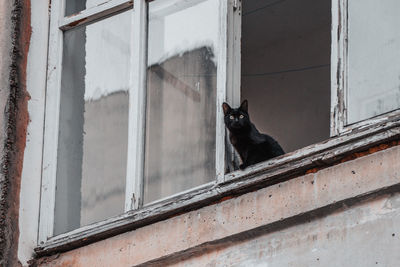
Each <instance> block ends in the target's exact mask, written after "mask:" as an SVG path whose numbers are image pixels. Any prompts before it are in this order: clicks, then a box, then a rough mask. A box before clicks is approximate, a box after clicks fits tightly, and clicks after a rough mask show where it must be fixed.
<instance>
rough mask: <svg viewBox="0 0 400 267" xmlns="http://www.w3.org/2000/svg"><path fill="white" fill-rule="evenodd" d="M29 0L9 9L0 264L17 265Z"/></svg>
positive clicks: (26, 113) (29, 12) (26, 101)
mask: <svg viewBox="0 0 400 267" xmlns="http://www.w3.org/2000/svg"><path fill="white" fill-rule="evenodd" d="M30 14H31V2H30V0H15V2H14V6H13V11H12V25H13V26H12V27H13V29H12V36H11V40H12V50H11V58H12V63H11V66H10V77H9V84H10V87H9V90H10V92H9V96H8V100H7V109H6V110H5V117H6V118H7V122H6V133H5V134H6V141H5V144H4V147H5V149H4V151H5V154H4V155H5V156H4V159H2V168H1V172H2V174H3V175H4V180H5V181H4V183H3V184H2V188H1V197H2V199H1V203H0V210H1V218H0V240H1V241H0V259H1V260H0V264H4V266H21V263H20V262H19V261H18V257H17V253H18V237H19V229H18V213H19V194H20V186H21V173H22V164H23V158H24V150H25V145H26V132H27V127H28V123H29V114H28V100H29V99H30V96H29V94H28V93H27V91H26V68H27V59H28V51H29V44H30V39H31V32H32V29H31V24H30V22H31V16H30Z"/></svg>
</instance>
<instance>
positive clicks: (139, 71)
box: [35, 0, 400, 256]
mask: <svg viewBox="0 0 400 267" xmlns="http://www.w3.org/2000/svg"><path fill="white" fill-rule="evenodd" d="M347 1H348V0H332V1H331V4H332V6H331V11H332V33H331V36H332V39H331V45H332V48H331V138H330V139H328V140H325V141H323V142H320V143H317V144H313V145H310V146H307V147H305V148H302V149H299V150H296V151H294V152H291V153H288V154H285V155H283V156H280V157H277V158H274V159H271V160H269V161H267V162H262V163H259V164H257V165H254V166H250V167H248V168H247V169H246V170H244V171H241V170H238V171H234V172H231V173H228V174H224V170H225V167H226V164H227V165H229V164H228V163H227V161H228V160H229V158H231V157H233V154H234V152H233V149H232V146H230V145H228V143H227V140H226V130H225V127H224V124H223V114H222V109H221V108H220V107H221V104H222V102H223V101H229V102H230V103H232V104H233V105H239V103H240V35H241V29H240V28H241V27H240V25H241V6H240V5H241V2H240V1H237V0H228V1H221V2H220V3H225V4H222V5H221V7H220V9H221V10H226V12H227V20H226V21H225V23H222V25H220V27H221V29H222V30H223V31H224V32H225V33H226V36H225V37H223V36H222V37H221V38H227V39H226V40H225V43H226V44H227V45H226V46H225V47H222V50H223V51H225V53H220V58H219V60H221V61H219V64H220V65H223V66H224V67H223V68H220V67H218V74H217V75H221V74H220V72H221V73H222V75H225V76H224V77H225V79H224V80H221V79H218V81H217V101H216V102H217V103H216V105H217V114H216V120H217V121H216V122H217V126H216V138H217V140H216V143H217V145H216V146H217V147H216V150H217V151H216V161H217V162H216V169H217V175H216V177H217V179H216V180H215V181H214V182H210V183H207V184H204V185H201V186H199V187H196V188H192V189H189V190H187V191H185V192H180V193H178V194H175V195H173V196H169V197H166V198H163V199H160V200H157V201H154V202H152V203H149V204H146V205H145V206H143V205H142V194H143V163H144V162H143V160H144V155H143V151H144V134H145V133H144V126H145V116H144V115H143V114H145V113H144V112H145V97H146V46H147V43H146V42H147V29H146V27H147V20H146V16H147V2H148V1H146V0H135V1H134V2H135V7H133V1H126V0H110V1H108V2H107V4H110V6H108V7H109V8H110V7H111V8H113V11H112V12H111V13H114V12H119V11H121V10H123V9H127V8H135V9H134V10H133V19H132V22H133V23H134V25H133V27H134V29H133V31H134V34H133V36H134V37H133V38H134V40H133V41H134V52H133V53H132V54H133V55H135V57H136V58H135V57H134V56H133V55H132V61H131V63H132V64H133V65H132V66H133V67H132V68H133V70H132V73H133V74H132V79H131V81H132V92H133V93H131V92H130V96H129V97H130V99H129V101H131V102H130V106H134V108H130V110H129V115H130V119H129V136H133V138H129V141H128V151H129V153H131V154H133V153H134V154H135V155H136V156H133V155H128V159H130V157H131V158H132V157H133V159H134V161H133V164H132V165H131V164H128V166H127V168H129V170H128V173H130V174H131V175H132V177H134V179H132V180H130V182H131V184H128V180H127V184H126V188H127V190H126V201H125V203H130V204H126V205H125V213H124V214H122V215H119V216H116V217H113V218H109V219H106V220H104V221H100V222H98V223H94V224H90V225H87V226H84V227H81V228H78V229H75V230H72V231H70V232H67V233H64V234H61V235H57V236H51V235H49V234H48V233H49V228H51V227H50V226H51V225H49V223H52V222H53V221H52V220H51V218H48V217H49V213H51V212H49V211H52V210H54V195H53V197H51V194H50V197H49V194H48V191H49V190H50V191H51V190H53V189H52V188H54V190H55V167H54V165H53V166H52V165H51V164H50V163H51V162H52V161H51V160H52V159H54V157H55V156H56V155H54V151H53V154H51V156H52V157H53V158H49V153H48V151H46V147H49V146H50V145H55V144H57V143H56V142H55V140H54V139H55V137H54V136H55V135H56V134H54V129H58V125H57V127H56V128H53V129H49V125H48V124H47V123H46V124H45V145H44V152H43V153H44V159H43V174H42V179H43V180H42V199H41V207H40V229H39V242H38V247H37V248H36V249H35V252H36V253H37V254H38V256H41V255H48V254H51V253H55V252H60V251H65V250H69V249H71V248H74V247H79V246H83V245H85V244H88V243H91V242H94V241H97V240H100V239H105V238H107V237H110V236H113V235H116V234H119V233H123V232H126V231H130V230H134V229H136V228H138V227H141V226H144V225H147V224H151V223H154V222H156V221H160V220H164V219H166V218H169V217H171V216H174V215H176V214H178V213H182V212H185V211H189V210H193V209H198V208H200V207H203V206H207V205H210V204H212V203H215V201H219V200H223V199H224V198H226V197H231V196H235V195H240V194H243V193H246V192H251V191H253V190H256V189H257V188H261V187H265V186H268V185H271V184H275V183H279V182H282V181H285V180H288V179H290V178H291V177H293V176H295V175H303V174H305V173H306V172H307V170H310V169H312V168H323V167H329V166H332V165H334V164H336V163H339V162H341V160H342V159H344V158H345V157H346V156H348V155H349V154H351V153H354V152H358V151H364V150H367V149H368V148H369V147H371V146H374V145H378V144H382V143H386V142H389V141H391V140H399V139H400V121H399V116H400V110H396V111H392V112H389V113H386V114H382V115H380V116H377V117H374V118H370V119H367V120H364V121H361V122H359V123H355V124H352V125H346V124H345V121H346V119H347V118H346V112H345V111H346V109H345V107H346V102H345V92H346V90H347V88H346V78H347V77H346V73H347V72H346V67H347V64H346V60H347ZM63 2H64V0H63V1H53V2H52V12H51V22H50V36H49V42H50V44H49V59H48V85H47V88H54V86H59V83H60V73H61V72H60V67H61V57H60V55H62V54H60V49H61V51H62V47H60V38H61V43H62V30H66V29H70V27H75V26H76V25H81V24H86V23H89V22H91V21H94V20H96V19H98V18H99V14H106V13H107V12H108V11H111V9H103V8H104V6H103V5H101V6H98V7H96V8H99V9H98V10H97V11H96V12H94V11H93V10H92V9H88V10H84V11H82V12H80V13H79V14H78V15H73V16H70V17H67V18H64V19H62V20H60V22H59V20H58V17H57V15H55V14H54V13H55V12H54V11H53V10H58V12H61V11H63V10H64V6H63V5H64V4H63ZM117 3H118V4H117ZM113 4H115V5H113ZM104 5H105V4H104ZM221 10H220V12H221ZM92 11H93V12H92ZM90 12H92V13H90ZM102 12H103V13H102ZM111 13H109V14H107V15H110V14H111ZM59 14H62V13H59ZM71 25H73V26H71ZM55 29H56V30H55ZM135 37H136V38H135ZM220 43H222V42H220ZM137 59H139V60H137ZM56 69H58V71H54V70H56ZM218 77H219V76H218ZM220 80H221V81H220ZM58 88H59V87H58ZM218 88H219V89H218ZM220 88H224V90H221V89H220ZM228 88H229V89H228ZM56 91H57V90H56ZM56 94H57V92H53V91H51V90H49V89H47V92H46V103H47V104H46V122H47V120H48V114H51V117H52V118H53V119H54V116H56V117H58V115H59V114H58V109H57V106H58V105H59V102H57V103H53V102H54V101H53V102H51V100H52V99H51V98H52V97H53V98H54V97H56V96H57V95H56ZM134 95H137V96H139V97H136V98H135V97H133V96H134ZM49 98H50V99H49ZM54 111H56V112H54ZM132 114H142V115H141V116H134V115H132ZM131 115H132V116H131ZM131 117H132V121H131ZM137 130H139V131H137ZM49 131H50V132H49ZM225 147H226V148H227V150H228V153H227V154H226V153H225ZM53 150H54V149H53ZM46 155H47V156H46ZM131 162H132V161H131ZM52 174H53V179H50V178H51V175H52ZM54 190H53V191H54ZM46 191H47V193H45V194H43V192H46ZM46 195H47V196H46ZM129 201H131V202H129ZM49 236H50V238H48V237H49Z"/></svg>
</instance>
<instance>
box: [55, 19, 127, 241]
mask: <svg viewBox="0 0 400 267" xmlns="http://www.w3.org/2000/svg"><path fill="white" fill-rule="evenodd" d="M131 14H132V11H127V12H124V13H121V14H119V15H115V16H113V17H110V18H108V19H105V20H102V21H99V22H96V23H94V24H90V25H88V26H86V27H80V28H77V29H74V30H70V31H67V32H65V34H64V47H63V62H62V67H63V68H62V79H61V100H60V102H61V107H60V125H59V143H58V162H57V189H56V207H55V222H54V234H55V235H57V234H60V233H64V232H67V231H70V230H73V229H76V228H78V227H80V226H83V225H87V224H89V223H93V222H96V221H100V220H103V219H106V218H109V217H111V216H114V215H118V214H120V213H122V212H123V211H124V199H125V197H124V195H125V177H126V162H127V141H128V104H129V103H128V95H127V94H128V87H129V73H130V63H129V60H130V47H131V45H130V35H129V34H127V33H129V32H130V29H131V25H130V22H131V19H130V18H131Z"/></svg>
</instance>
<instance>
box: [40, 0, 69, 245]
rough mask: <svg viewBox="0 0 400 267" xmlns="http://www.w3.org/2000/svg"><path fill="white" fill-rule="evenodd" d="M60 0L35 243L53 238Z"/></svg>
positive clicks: (53, 29) (54, 15)
mask: <svg viewBox="0 0 400 267" xmlns="http://www.w3.org/2000/svg"><path fill="white" fill-rule="evenodd" d="M63 11H64V1H53V3H52V10H51V14H50V17H51V19H50V35H49V55H48V66H47V84H46V107H45V126H44V145H43V163H42V185H41V199H40V214H39V235H38V242H39V244H42V243H44V242H46V241H47V239H48V238H49V237H51V236H52V235H53V227H54V208H55V194H56V174H57V148H58V124H59V113H60V87H61V69H62V65H61V61H62V54H63V47H62V44H63V33H62V31H61V30H59V28H58V25H57V21H58V18H59V17H60V16H61V15H62V14H63Z"/></svg>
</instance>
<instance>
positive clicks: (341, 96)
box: [331, 0, 400, 136]
mask: <svg viewBox="0 0 400 267" xmlns="http://www.w3.org/2000/svg"><path fill="white" fill-rule="evenodd" d="M348 1H349V0H332V35H331V36H332V40H337V42H332V53H331V101H332V103H331V136H335V135H339V134H344V133H350V132H352V131H357V130H360V129H363V128H368V127H373V126H374V125H380V124H382V123H385V122H388V121H392V120H396V119H397V118H398V117H399V116H400V109H397V110H393V111H389V112H386V113H384V114H380V115H377V116H374V117H372V118H368V119H364V120H361V121H358V122H356V123H352V124H348V123H347V121H348V114H347V108H346V107H347V106H348V103H347V95H348V90H349V88H348V60H349V58H348V42H347V41H348V38H349V34H348V20H347V19H348ZM350 38H351V37H350ZM334 88H336V90H334Z"/></svg>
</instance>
